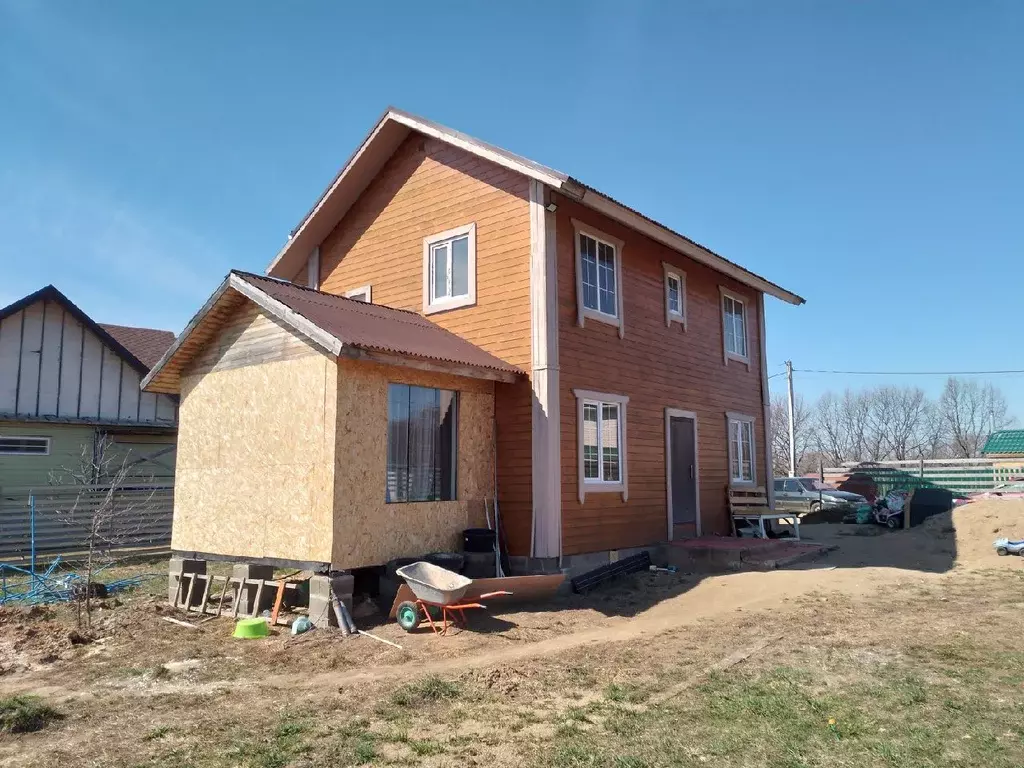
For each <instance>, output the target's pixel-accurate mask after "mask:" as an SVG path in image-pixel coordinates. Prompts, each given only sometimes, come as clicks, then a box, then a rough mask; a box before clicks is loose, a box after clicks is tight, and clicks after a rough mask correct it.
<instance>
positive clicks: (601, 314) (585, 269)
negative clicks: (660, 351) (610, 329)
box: [572, 219, 625, 338]
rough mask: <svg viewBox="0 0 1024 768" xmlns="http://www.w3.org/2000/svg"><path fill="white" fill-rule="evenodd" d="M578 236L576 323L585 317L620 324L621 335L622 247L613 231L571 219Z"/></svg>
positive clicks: (581, 321) (582, 320)
mask: <svg viewBox="0 0 1024 768" xmlns="http://www.w3.org/2000/svg"><path fill="white" fill-rule="evenodd" d="M572 224H573V227H574V230H575V238H576V324H577V325H578V326H580V327H581V328H582V327H583V323H584V319H585V318H588V317H589V318H593V319H594V320H600V321H601V322H603V323H609V324H610V325H614V326H617V327H618V329H619V337H620V338H621V337H622V335H623V333H624V330H625V325H624V323H623V318H622V247H623V243H622V241H621V240H618V239H616V238H614V237H611V236H610V235H606V234H604V233H602V232H599V231H598V230H596V229H594V228H592V227H590V226H588V225H586V224H584V223H583V222H580V221H577V220H576V219H573V220H572Z"/></svg>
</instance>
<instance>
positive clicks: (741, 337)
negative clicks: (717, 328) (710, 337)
mask: <svg viewBox="0 0 1024 768" xmlns="http://www.w3.org/2000/svg"><path fill="white" fill-rule="evenodd" d="M722 329H723V335H724V340H725V341H724V343H725V357H726V360H727V361H728V360H729V359H730V358H733V359H735V360H740V361H743V362H747V361H748V360H749V358H748V355H747V312H746V306H745V305H744V302H743V300H742V299H740V298H738V297H737V296H733V295H732V294H730V293H724V292H723V293H722Z"/></svg>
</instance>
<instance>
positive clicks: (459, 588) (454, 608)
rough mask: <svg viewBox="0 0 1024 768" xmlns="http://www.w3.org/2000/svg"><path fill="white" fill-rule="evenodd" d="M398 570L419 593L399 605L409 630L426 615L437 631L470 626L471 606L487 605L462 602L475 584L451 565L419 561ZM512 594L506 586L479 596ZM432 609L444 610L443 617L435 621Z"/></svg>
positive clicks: (402, 621) (400, 618) (401, 619)
mask: <svg viewBox="0 0 1024 768" xmlns="http://www.w3.org/2000/svg"><path fill="white" fill-rule="evenodd" d="M395 573H397V574H398V575H399V576H401V577H402V578H403V579H404V580H405V583H406V584H408V585H409V589H411V590H412V593H413V595H415V596H416V599H415V600H405V601H403V602H402V603H400V604H399V605H398V611H397V613H396V616H397V618H398V626H400V627H401V628H402V629H404V630H405V631H406V632H412V631H413V630H415V629H416V628H417V627H418V626H419V625H420V622H421V621H422V620H423V619H426V620H427V622H428V623H429V624H430V628H431V629H432V630H434V634H435V635H447V634H448V627H449V626H459V627H465V626H466V610H467V609H469V608H487V606H486V605H483V604H482V603H479V602H468V603H462V602H460V600H461V599H462V596H463V595H465V594H466V591H467V590H468V589H469V588H470V586H471V585H472V584H473V580H472V579H467V578H466V577H465V576H462V575H461V574H458V573H455V572H454V571H449V570H448V569H447V568H442V567H440V566H438V565H434V564H432V563H425V562H418V563H413V564H412V565H406V566H404V567H402V568H398V569H397V570H396V571H395ZM511 594H512V593H511V592H507V591H505V590H501V591H498V592H487V593H486V594H483V595H480V596H479V597H478V598H477V599H478V600H485V599H487V598H489V597H499V596H501V595H511ZM431 609H434V610H435V611H438V610H439V611H440V614H441V619H440V621H435V619H434V616H432V615H431Z"/></svg>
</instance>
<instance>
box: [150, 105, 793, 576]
mask: <svg viewBox="0 0 1024 768" xmlns="http://www.w3.org/2000/svg"><path fill="white" fill-rule="evenodd" d="M267 274H268V275H269V277H270V278H272V279H268V278H263V277H257V276H255V275H248V274H245V273H232V274H231V275H229V276H228V278H227V279H226V280H225V282H224V283H223V284H222V285H221V287H220V288H219V289H218V291H217V292H216V293H215V294H214V296H213V297H212V298H211V299H210V301H209V302H208V303H207V305H206V306H205V307H204V308H203V309H202V310H201V311H200V313H199V314H198V315H197V316H196V318H195V319H194V320H193V322H192V323H191V324H190V325H189V327H188V328H187V329H186V330H185V332H184V333H183V334H182V335H181V336H180V337H179V338H178V340H177V342H176V343H175V345H174V346H173V347H172V348H171V350H169V352H168V354H167V355H165V357H164V359H163V360H162V361H161V362H160V363H158V364H157V365H156V366H155V368H154V370H153V371H152V372H151V373H150V375H149V376H148V377H147V378H146V380H145V382H144V387H145V389H146V390H147V391H152V392H162V393H173V394H179V393H180V395H181V407H180V413H181V424H180V438H179V449H178V471H177V478H178V490H177V494H176V500H175V501H176V510H175V525H174V538H173V543H172V546H173V548H174V549H175V550H177V551H178V552H179V553H181V554H188V555H194V556H221V557H225V556H226V557H235V558H238V559H248V560H251V561H275V562H276V561H288V562H296V563H313V564H319V565H321V566H323V565H326V564H330V565H331V566H333V567H334V568H354V567H359V566H366V565H374V564H379V563H383V562H385V561H386V560H388V559H389V558H393V557H397V556H404V555H415V554H418V553H423V552H426V551H430V550H432V549H441V548H446V549H447V548H451V547H454V546H456V544H457V541H458V534H459V532H460V531H461V529H462V528H465V527H468V526H470V525H473V524H479V523H481V522H483V520H484V515H485V511H484V503H485V499H488V500H489V499H492V498H493V497H494V496H495V495H496V496H497V499H498V506H499V509H500V513H501V518H502V521H503V525H504V528H505V531H506V534H507V543H508V547H509V549H510V551H511V553H512V554H513V555H515V556H519V557H532V558H537V560H536V561H534V562H530V563H528V564H527V565H528V567H532V568H536V569H540V568H549V567H551V565H552V564H554V563H560V564H562V565H566V564H568V565H573V564H574V563H576V564H580V565H582V564H590V563H595V562H601V561H602V560H607V558H608V557H609V556H610V553H612V552H618V551H621V550H627V549H631V548H635V547H641V546H646V545H651V544H655V543H658V542H663V541H666V540H669V539H673V538H678V537H684V536H694V535H700V534H704V535H707V534H716V533H717V534H726V533H727V532H728V531H729V524H728V520H727V512H726V488H727V486H728V485H730V484H745V485H752V484H757V485H768V486H769V487H770V486H771V477H770V475H771V462H770V460H769V457H768V455H767V450H766V445H767V441H766V439H765V427H766V419H767V409H768V382H767V375H766V372H765V354H764V349H765V337H764V300H765V296H766V295H770V296H774V297H776V298H779V299H782V300H783V301H786V302H789V303H792V304H800V303H802V302H803V299H801V298H800V297H799V296H797V295H795V294H793V293H791V292H789V291H787V290H785V289H783V288H780V287H779V286H777V285H775V284H774V283H771V282H769V281H768V280H766V279H765V278H763V277H760V276H758V275H756V274H754V273H752V272H750V271H748V270H746V269H744V268H743V267H740V266H739V265H737V264H735V263H733V262H731V261H728V260H726V259H725V258H723V257H721V256H719V255H718V254H716V253H714V252H712V251H711V250H709V249H707V248H705V247H704V246H701V245H699V244H698V243H695V242H693V241H692V240H689V239H688V238H686V237H684V236H683V235H680V234H678V233H676V232H674V231H672V230H671V229H669V228H668V227H665V226H663V225H661V224H659V223H657V222H655V221H653V220H651V219H649V218H647V217H645V216H643V215H642V214H640V213H638V212H637V211H635V210H633V209H631V208H629V207H627V206H625V205H623V204H622V203H619V202H617V201H615V200H613V199H612V198H610V197H608V196H607V195H605V194H603V193H601V192H599V191H597V190H596V189H594V188H592V187H589V186H587V185H586V184H584V183H582V182H580V181H577V180H576V179H573V178H571V177H569V176H567V175H565V174H563V173H560V172H558V171H555V170H552V169H550V168H547V167H544V166H542V165H539V164H537V163H534V162H532V161H530V160H527V159H525V158H522V157H519V156H517V155H514V154H512V153H510V152H506V151H505V150H502V149H499V148H497V147H493V146H490V145H488V144H485V143H483V142H480V141H477V140H476V139H473V138H470V137H468V136H466V135H464V134H461V133H458V132H456V131H453V130H450V129H448V128H445V127H442V126H440V125H437V124H435V123H432V122H429V121H427V120H423V119H421V118H418V117H414V116H412V115H409V114H406V113H403V112H400V111H398V110H393V109H392V110H389V111H388V112H387V113H385V115H384V116H383V117H382V118H381V119H380V121H379V122H378V123H377V125H376V126H375V127H374V128H373V130H372V131H371V132H370V134H369V135H368V136H367V138H366V139H365V140H364V142H363V143H362V145H361V146H360V147H359V148H358V149H357V150H356V152H355V153H354V154H353V155H352V157H351V159H350V160H349V161H348V163H347V164H346V165H345V167H344V168H343V169H342V170H341V172H340V173H339V174H338V175H337V177H336V178H335V179H334V181H333V182H332V183H331V185H330V186H329V187H328V189H327V190H326V191H325V192H324V193H323V195H322V196H321V198H320V199H319V200H318V201H317V202H316V205H315V206H314V207H313V208H312V209H311V210H310V211H309V213H308V214H307V215H306V216H305V217H304V218H303V220H302V221H301V222H300V223H299V225H298V226H297V227H296V229H295V230H294V231H293V232H292V234H291V236H290V237H289V239H288V242H287V243H286V245H285V246H284V248H283V249H282V250H281V251H280V253H279V254H278V255H277V257H276V258H275V259H274V260H273V262H272V263H271V265H270V267H269V268H268V270H267ZM488 508H490V502H488Z"/></svg>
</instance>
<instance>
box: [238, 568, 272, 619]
mask: <svg viewBox="0 0 1024 768" xmlns="http://www.w3.org/2000/svg"><path fill="white" fill-rule="evenodd" d="M231 578H233V579H273V578H274V566H272V565H250V564H249V563H235V564H234V566H233V567H232V568H231ZM258 590H259V585H257V584H243V585H242V589H241V591H240V592H239V603H240V607H239V609H238V612H239V614H243V613H244V614H253V613H255V614H256V615H258V614H259V613H260V612H261V611H266V610H270V609H272V608H273V607H274V598H275V597H276V595H277V592H276V591H275V590H274V588H273V587H269V586H267V585H264V586H263V591H262V592H261V593H260V604H259V605H256V592H257V591H258ZM254 609H255V610H254Z"/></svg>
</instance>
